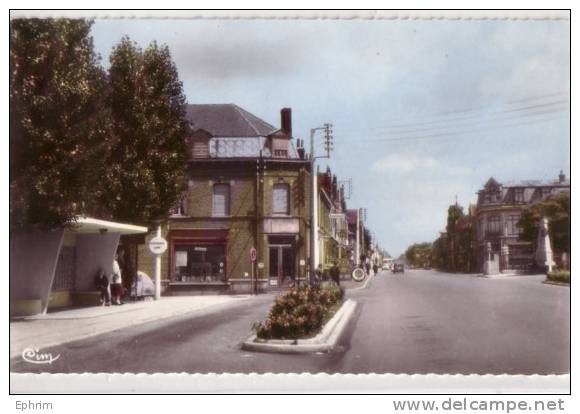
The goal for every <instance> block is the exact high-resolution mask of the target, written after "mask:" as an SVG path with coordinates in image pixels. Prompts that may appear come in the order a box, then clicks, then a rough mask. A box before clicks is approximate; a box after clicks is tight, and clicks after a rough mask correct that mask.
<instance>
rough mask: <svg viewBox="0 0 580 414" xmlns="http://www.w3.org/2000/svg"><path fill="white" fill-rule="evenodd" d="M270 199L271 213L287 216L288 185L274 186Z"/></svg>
mask: <svg viewBox="0 0 580 414" xmlns="http://www.w3.org/2000/svg"><path fill="white" fill-rule="evenodd" d="M272 197H273V200H272V211H273V212H274V213H277V214H288V204H289V203H288V185H286V184H275V185H274V190H273V195H272Z"/></svg>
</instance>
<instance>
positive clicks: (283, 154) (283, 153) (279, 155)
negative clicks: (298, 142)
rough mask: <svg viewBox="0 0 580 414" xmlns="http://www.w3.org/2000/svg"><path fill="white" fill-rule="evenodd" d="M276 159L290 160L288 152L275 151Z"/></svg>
mask: <svg viewBox="0 0 580 414" xmlns="http://www.w3.org/2000/svg"><path fill="white" fill-rule="evenodd" d="M274 157H280V158H288V150H281V149H277V150H274Z"/></svg>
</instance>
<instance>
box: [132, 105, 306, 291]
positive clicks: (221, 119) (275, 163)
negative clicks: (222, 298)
mask: <svg viewBox="0 0 580 414" xmlns="http://www.w3.org/2000/svg"><path fill="white" fill-rule="evenodd" d="M187 117H188V120H189V122H190V124H191V130H192V135H191V136H190V138H189V148H190V161H189V164H188V185H187V191H186V192H185V193H184V195H183V198H182V200H181V202H180V203H179V205H177V206H176V207H175V209H174V210H173V211H172V214H171V216H170V218H169V220H168V221H167V222H166V223H165V224H164V225H163V229H162V233H163V236H164V237H165V238H166V239H167V241H168V245H169V247H168V250H167V252H166V253H165V254H164V255H163V256H162V279H163V280H164V285H165V289H166V290H165V292H166V293H168V294H181V293H183V294H187V293H195V292H198V293H200V292H211V293H216V292H221V291H224V292H238V293H248V292H252V291H264V290H267V289H276V288H280V287H284V286H287V285H288V284H290V283H291V282H295V281H296V279H300V278H304V277H305V276H306V272H307V270H308V269H307V264H308V262H309V260H308V251H309V250H308V248H309V225H310V220H309V204H308V203H309V199H310V197H309V182H310V179H309V177H310V171H309V168H310V163H309V160H308V159H307V158H306V156H305V152H304V148H303V142H302V141H301V140H294V139H293V137H292V112H291V109H290V108H284V109H282V110H281V127H280V128H278V129H277V128H275V127H274V126H272V125H270V124H269V123H267V122H265V121H263V120H261V119H260V118H258V117H256V116H255V115H253V114H251V113H249V112H247V111H245V110H244V109H242V108H240V107H238V106H237V105H234V104H223V105H189V106H188V112H187ZM151 237H153V234H150V235H148V238H151ZM141 248H142V249H146V248H147V247H146V245H145V246H142V247H141ZM252 248H255V249H256V261H255V262H252V261H251V258H250V251H251V249H252ZM139 257H142V258H143V259H142V260H141V261H140V262H139V269H140V270H143V271H145V272H146V273H148V274H153V269H154V263H153V260H152V259H151V255H146V254H139ZM252 275H253V276H252Z"/></svg>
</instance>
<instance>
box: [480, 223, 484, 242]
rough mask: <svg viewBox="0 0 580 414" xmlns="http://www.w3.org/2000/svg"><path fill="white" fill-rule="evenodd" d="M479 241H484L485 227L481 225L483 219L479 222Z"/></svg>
mask: <svg viewBox="0 0 580 414" xmlns="http://www.w3.org/2000/svg"><path fill="white" fill-rule="evenodd" d="M479 239H480V240H483V239H485V226H484V223H483V219H480V220H479Z"/></svg>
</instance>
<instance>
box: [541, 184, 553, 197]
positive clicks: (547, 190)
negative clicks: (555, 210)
mask: <svg viewBox="0 0 580 414" xmlns="http://www.w3.org/2000/svg"><path fill="white" fill-rule="evenodd" d="M551 194H552V189H551V188H549V187H546V188H542V198H543V199H546V198H548V197H550V195H551Z"/></svg>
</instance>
